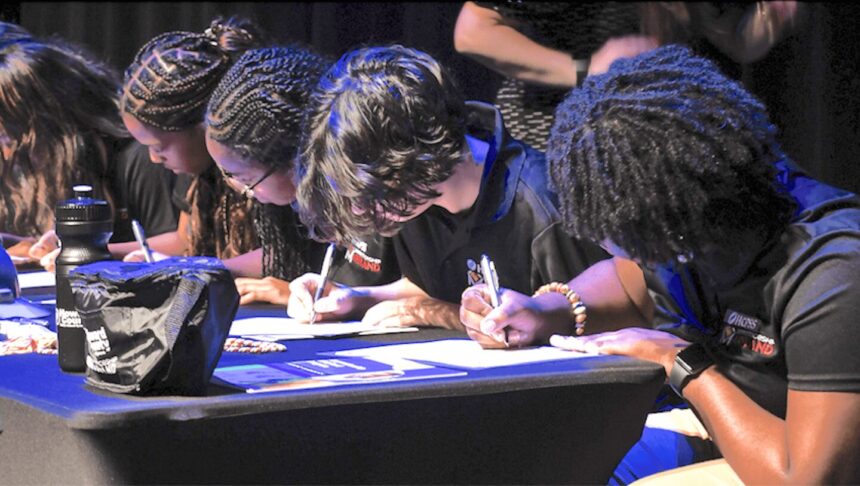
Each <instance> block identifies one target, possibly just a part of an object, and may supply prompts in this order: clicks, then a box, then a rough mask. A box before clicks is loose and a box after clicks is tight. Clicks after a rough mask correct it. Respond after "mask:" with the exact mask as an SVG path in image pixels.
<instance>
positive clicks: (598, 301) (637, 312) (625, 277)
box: [568, 257, 653, 334]
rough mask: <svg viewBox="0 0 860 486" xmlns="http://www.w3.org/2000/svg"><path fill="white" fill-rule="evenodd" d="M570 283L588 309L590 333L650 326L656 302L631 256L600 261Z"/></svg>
mask: <svg viewBox="0 0 860 486" xmlns="http://www.w3.org/2000/svg"><path fill="white" fill-rule="evenodd" d="M568 286H569V287H570V288H571V289H572V290H574V291H575V292H576V293H578V294H579V296H580V298H581V299H582V302H583V303H584V304H585V305H586V308H587V309H588V311H587V314H588V320H587V321H586V326H585V332H586V333H587V334H595V333H599V332H606V331H615V330H618V329H622V328H625V327H632V326H648V325H649V324H650V322H651V316H652V315H653V302H652V301H651V298H650V296H649V295H648V292H647V288H646V287H645V279H644V277H643V276H642V271H641V270H639V268H638V267H637V266H636V264H635V263H633V262H631V261H630V260H624V259H619V258H617V257H616V258H612V259H608V260H603V261H601V262H597V263H596V264H594V265H592V266H591V267H589V268H587V269H586V270H585V271H584V272H582V273H580V274H579V275H578V276H576V277H575V278H574V279H573V280H571V281H570V282H568Z"/></svg>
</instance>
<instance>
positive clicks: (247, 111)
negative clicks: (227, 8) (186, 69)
mask: <svg viewBox="0 0 860 486" xmlns="http://www.w3.org/2000/svg"><path fill="white" fill-rule="evenodd" d="M329 64H330V63H329V62H328V61H327V60H325V59H323V58H322V57H320V56H318V55H316V54H314V53H311V52H309V51H307V50H305V49H302V48H298V47H272V48H266V49H256V50H252V51H248V52H246V53H245V54H243V55H242V57H240V58H239V59H238V60H237V61H236V64H235V65H234V66H233V67H232V68H231V69H230V71H228V72H227V74H226V75H225V76H224V79H223V80H222V81H221V83H220V84H219V85H218V87H217V88H216V89H215V92H214V93H213V94H212V98H211V99H210V100H209V106H208V108H207V111H206V123H207V125H208V134H209V135H208V136H209V137H211V138H212V139H213V140H215V141H216V142H219V143H221V144H223V145H225V146H227V147H229V148H230V149H231V150H233V151H235V152H236V153H237V154H238V155H240V156H241V157H242V158H243V159H245V160H253V161H255V162H257V163H259V164H262V165H263V166H265V167H267V168H271V167H277V168H278V170H283V171H289V170H292V168H293V160H294V159H295V157H296V154H297V147H298V143H299V138H300V135H301V124H302V118H303V114H304V110H305V106H306V105H307V101H308V97H309V96H310V93H311V91H312V90H313V88H314V86H315V85H316V82H317V80H318V79H319V78H320V76H322V74H323V73H324V72H325V70H326V68H327V67H328V65H329ZM255 229H256V231H257V235H258V237H259V238H260V243H261V244H262V247H263V274H264V275H271V276H274V277H277V278H280V279H284V280H292V279H293V278H295V277H297V276H299V275H302V274H304V273H307V272H309V271H311V270H313V269H312V268H311V267H310V265H309V264H308V262H307V261H306V260H307V258H306V257H305V255H307V251H308V249H309V244H310V241H309V239H308V237H307V234H306V232H305V231H304V229H303V228H302V227H301V226H300V223H299V221H298V218H297V217H296V214H295V213H294V212H293V210H292V208H290V207H289V206H276V205H272V204H266V205H262V206H261V207H260V210H259V211H258V213H257V217H256V218H255Z"/></svg>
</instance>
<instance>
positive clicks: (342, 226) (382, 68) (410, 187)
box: [289, 45, 605, 329]
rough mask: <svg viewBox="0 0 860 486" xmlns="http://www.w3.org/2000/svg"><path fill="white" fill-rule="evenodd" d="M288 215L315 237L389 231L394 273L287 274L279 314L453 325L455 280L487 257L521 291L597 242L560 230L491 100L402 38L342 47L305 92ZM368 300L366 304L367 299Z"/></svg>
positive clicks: (586, 255)
mask: <svg viewBox="0 0 860 486" xmlns="http://www.w3.org/2000/svg"><path fill="white" fill-rule="evenodd" d="M296 176H297V178H298V180H299V181H300V182H299V185H298V191H297V199H298V203H299V205H298V207H299V215H300V217H301V219H302V221H303V222H304V223H305V224H306V225H307V227H308V228H309V230H310V232H311V235H312V236H313V237H314V238H317V239H319V240H323V241H336V242H343V241H349V239H350V238H354V237H361V236H363V235H368V234H381V235H384V236H391V237H392V238H393V241H394V246H395V252H396V256H397V263H398V265H399V267H400V271H401V272H402V275H403V278H401V279H400V280H398V281H396V282H393V283H391V284H389V285H386V286H366V287H354V288H353V287H345V286H338V287H337V288H333V287H329V288H326V289H324V295H325V297H324V298H322V299H320V300H318V301H316V302H314V300H313V298H312V296H313V294H314V292H315V290H316V286H317V284H318V282H319V276H318V275H315V274H309V275H306V276H304V277H301V278H299V279H296V280H293V282H292V284H291V285H290V288H291V296H290V303H289V313H290V315H291V316H293V317H294V318H299V319H308V318H309V317H310V316H311V315H312V314H313V313H314V312H316V313H319V317H320V318H321V319H331V318H344V317H357V316H360V315H361V314H362V313H364V321H365V322H373V323H377V324H381V325H386V326H387V325H432V326H440V327H448V328H454V329H462V326H461V324H460V321H459V317H458V308H459V306H458V302H459V298H460V293H461V292H462V291H463V289H465V288H466V287H468V286H469V285H471V284H474V283H476V282H480V281H482V279H483V278H484V276H483V275H482V273H481V272H480V271H479V265H478V262H479V261H480V259H481V255H482V254H484V253H486V254H487V255H488V256H489V257H490V258H492V259H494V260H495V263H496V266H497V271H498V274H499V279H500V283H501V285H502V286H505V287H508V288H514V289H518V290H520V291H524V292H525V291H530V290H533V288H534V287H535V286H536V283H537V282H539V281H543V280H546V279H552V278H556V277H557V276H561V275H569V274H574V275H575V274H577V273H579V271H580V270H582V269H585V268H586V267H587V266H588V264H590V263H592V262H593V261H594V260H595V259H599V258H605V254H603V253H602V252H601V251H600V250H599V248H597V247H596V246H587V245H580V244H579V243H577V242H575V241H573V240H572V239H571V238H568V237H567V236H566V235H564V234H563V232H562V231H561V228H560V224H559V214H558V212H557V211H556V209H555V206H554V196H553V194H552V193H551V192H549V191H548V189H547V185H546V182H547V180H546V165H545V159H544V157H543V154H542V153H541V152H538V151H536V150H533V149H532V148H530V147H529V146H527V145H526V144H524V143H522V142H519V141H517V140H515V139H513V138H511V137H510V136H509V135H508V134H507V133H506V131H505V128H504V124H503V122H502V117H501V114H500V113H499V111H498V110H497V109H496V108H495V107H494V106H492V105H488V104H485V103H478V102H466V101H465V100H464V99H463V97H462V95H461V93H460V91H459V90H458V89H457V87H456V86H455V85H454V84H453V80H452V78H451V77H450V75H449V74H448V73H447V72H446V71H445V69H444V68H443V67H442V66H441V65H440V64H439V63H438V62H437V61H436V60H434V59H433V58H432V57H431V56H429V55H428V54H426V53H424V52H421V51H419V50H416V49H409V48H406V47H403V46H398V45H394V46H386V47H366V48H362V49H357V50H354V51H351V52H348V53H346V54H344V55H343V56H342V57H341V59H340V60H339V61H338V62H337V63H335V65H334V66H332V67H331V68H330V69H329V70H328V72H327V73H326V74H325V75H324V76H323V77H322V79H321V80H320V82H319V84H318V85H317V89H316V90H315V92H314V94H313V96H312V98H311V101H310V103H309V118H308V128H307V130H306V138H305V140H304V141H303V143H302V147H301V154H300V157H299V161H298V163H297V175H296ZM365 311H366V312H365Z"/></svg>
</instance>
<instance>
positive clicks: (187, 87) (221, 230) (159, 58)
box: [120, 17, 265, 258]
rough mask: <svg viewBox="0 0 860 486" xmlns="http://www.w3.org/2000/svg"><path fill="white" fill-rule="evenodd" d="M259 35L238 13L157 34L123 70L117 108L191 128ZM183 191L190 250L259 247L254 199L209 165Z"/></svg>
mask: <svg viewBox="0 0 860 486" xmlns="http://www.w3.org/2000/svg"><path fill="white" fill-rule="evenodd" d="M263 42H265V39H264V37H263V34H262V33H261V32H260V31H259V30H258V28H257V27H256V26H255V25H254V24H253V23H251V22H250V21H248V20H245V19H240V18H236V17H231V18H230V19H227V20H226V21H224V20H222V19H221V18H216V19H215V20H213V21H212V23H211V25H210V26H209V28H208V29H206V31H204V32H203V33H195V32H184V31H175V32H167V33H164V34H161V35H158V36H156V37H155V38H153V39H152V40H150V41H149V42H147V43H146V44H145V45H144V46H143V47H142V48H141V49H140V50H139V51H138V52H137V54H136V55H135V57H134V60H133V61H132V63H131V65H130V66H129V67H128V68H127V69H126V70H125V76H124V83H123V88H122V96H121V100H120V109H121V110H122V112H124V113H127V114H129V115H131V116H134V117H135V118H136V119H137V120H139V121H140V122H142V123H144V124H146V125H149V126H152V127H154V128H157V129H159V130H163V131H168V132H176V131H182V130H186V129H188V128H191V127H193V126H195V125H197V124H199V123H201V122H203V117H204V114H205V110H206V104H207V103H208V101H209V97H210V95H211V94H212V92H213V90H214V89H215V87H216V86H217V85H218V82H219V81H220V80H221V78H222V77H223V75H224V74H225V73H226V72H227V70H228V69H229V68H230V66H232V65H233V63H234V62H235V60H236V58H237V57H238V56H240V55H241V54H242V53H243V52H244V51H245V50H247V49H250V48H253V47H257V46H259V45H262V43H263ZM187 197H188V200H189V203H190V205H191V208H192V209H191V223H190V226H191V232H190V235H189V236H190V241H191V252H192V254H195V255H214V256H217V257H219V258H230V257H232V256H235V255H238V254H241V253H246V252H248V251H250V250H252V249H254V248H255V247H256V241H255V236H254V234H253V228H252V225H251V220H250V218H249V215H250V213H252V212H253V209H252V208H253V201H245V200H243V199H241V198H239V197H237V196H236V195H235V194H234V193H233V191H232V190H231V189H230V188H229V186H228V185H227V184H226V182H225V181H224V180H222V178H221V177H220V175H219V173H218V171H217V167H214V164H213V165H212V166H210V168H209V169H208V170H207V171H206V172H204V173H203V174H201V175H200V176H198V177H195V180H194V182H193V183H192V184H191V186H190V187H189V190H188V196H187ZM231 223H235V224H231ZM213 235H214V236H215V238H213V237H212V236H213Z"/></svg>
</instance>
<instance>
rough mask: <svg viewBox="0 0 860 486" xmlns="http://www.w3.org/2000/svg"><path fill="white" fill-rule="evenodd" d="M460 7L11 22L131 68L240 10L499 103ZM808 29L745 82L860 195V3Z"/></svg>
mask: <svg viewBox="0 0 860 486" xmlns="http://www.w3.org/2000/svg"><path fill="white" fill-rule="evenodd" d="M461 5H462V4H461V3H459V2H451V3H426V2H406V3H387V2H386V3H356V2H342V3H337V2H326V3H268V2H267V3H256V2H237V3H217V2H170V3H167V2H163V3H162V2H128V3H114V2H101V3H90V2H50V3H49V2H21V3H12V4H10V3H6V4H4V5H3V7H2V10H0V13H2V15H3V17H4V19H6V20H11V21H15V22H20V23H21V24H22V25H23V26H24V27H26V28H27V29H28V30H30V31H31V32H33V33H34V34H37V35H49V34H57V35H59V36H61V37H63V38H65V39H68V40H70V41H74V42H78V43H80V44H83V45H85V46H87V47H88V48H89V49H90V50H91V51H92V52H94V53H95V54H96V55H99V56H101V57H102V58H103V59H105V60H106V61H108V62H109V63H111V64H112V65H114V66H115V67H117V69H123V68H124V67H125V66H126V65H127V64H128V63H129V62H130V61H131V58H132V56H133V55H134V53H135V52H136V51H137V49H138V48H139V47H140V46H141V45H143V44H144V43H145V42H146V41H147V40H149V39H150V38H152V37H153V36H155V35H156V34H159V33H161V32H165V31H168V30H193V31H202V30H203V29H204V28H205V27H206V26H207V25H208V23H209V21H210V20H211V19H212V18H213V17H215V16H216V15H219V14H220V15H231V14H240V15H243V16H246V17H249V18H251V19H253V20H255V21H256V22H257V23H259V24H260V25H261V26H262V27H263V28H265V29H266V30H267V31H268V32H270V33H271V34H272V35H273V36H275V37H276V38H277V39H278V40H280V41H283V42H300V43H304V44H307V45H310V46H312V47H314V48H316V49H317V50H318V51H320V52H323V53H327V54H330V55H332V56H339V55H340V54H342V53H343V52H344V51H346V50H347V49H349V48H351V47H355V46H358V45H361V44H372V43H389V42H399V43H402V44H404V45H407V46H411V47H416V48H419V49H422V50H425V51H427V52H428V53H430V54H432V55H433V56H434V57H436V58H437V59H439V60H440V61H441V62H443V63H444V64H445V65H446V66H448V68H449V69H450V70H451V71H452V72H453V73H454V75H455V77H456V78H457V79H458V81H459V84H460V86H461V87H462V89H463V90H464V91H465V93H466V94H467V95H468V97H470V98H472V99H481V100H486V101H491V100H492V97H493V93H494V92H495V89H496V87H497V86H498V82H499V80H500V79H499V77H498V76H497V75H496V74H494V73H492V72H490V71H489V70H487V69H485V68H483V67H482V66H480V65H478V64H477V63H476V62H473V61H471V60H469V59H466V58H465V57H463V56H460V55H458V54H457V53H456V52H455V51H454V48H453V29H454V23H455V21H456V18H457V13H458V12H459V10H460V6H461ZM807 6H808V7H809V8H808V17H807V19H806V22H805V23H804V24H803V26H802V28H801V29H799V30H798V31H797V32H796V33H795V34H794V35H792V36H791V37H789V38H788V39H786V40H785V41H783V42H782V43H781V44H779V45H778V46H777V47H776V48H775V49H774V50H773V51H771V53H770V54H769V55H768V57H767V58H765V59H764V60H762V61H759V62H757V63H755V64H752V65H750V66H746V67H745V68H744V71H743V80H744V82H745V83H746V85H747V86H748V87H749V88H750V89H751V90H752V91H753V92H754V93H755V94H756V95H758V96H759V98H761V99H762V100H763V101H764V102H765V103H766V104H767V106H768V107H769V110H770V112H771V118H772V119H773V121H774V122H775V123H776V124H777V125H778V126H780V127H781V129H782V135H781V137H782V140H783V145H784V146H785V148H786V150H787V151H788V153H789V154H790V155H792V156H793V157H794V158H795V159H796V160H797V162H798V163H799V164H800V165H801V166H803V167H805V168H806V169H807V170H808V171H809V172H810V173H811V174H812V175H813V176H815V177H818V178H819V179H821V180H823V181H826V182H829V183H831V184H834V185H837V186H840V187H843V188H846V189H850V190H853V191H854V192H860V21H858V20H857V19H860V5H849V4H842V3H810V4H808V5H807Z"/></svg>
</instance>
